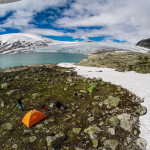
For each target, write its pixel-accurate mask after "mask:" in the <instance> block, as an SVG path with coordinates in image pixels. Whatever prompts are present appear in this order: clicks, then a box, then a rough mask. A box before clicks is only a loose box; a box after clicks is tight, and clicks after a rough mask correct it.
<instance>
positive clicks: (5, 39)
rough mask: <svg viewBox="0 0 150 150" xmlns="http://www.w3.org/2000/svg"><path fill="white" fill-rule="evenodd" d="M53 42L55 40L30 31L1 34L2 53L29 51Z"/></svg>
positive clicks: (0, 50) (0, 45) (0, 48)
mask: <svg viewBox="0 0 150 150" xmlns="http://www.w3.org/2000/svg"><path fill="white" fill-rule="evenodd" d="M51 43H53V40H51V39H49V38H45V37H42V36H38V35H34V34H28V33H13V34H4V35H0V54H6V53H17V52H27V51H31V50H34V49H35V48H43V47H46V46H48V45H50V44H51Z"/></svg>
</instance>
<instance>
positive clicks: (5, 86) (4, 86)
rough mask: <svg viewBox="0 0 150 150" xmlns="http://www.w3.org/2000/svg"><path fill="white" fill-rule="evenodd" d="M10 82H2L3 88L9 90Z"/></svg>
mask: <svg viewBox="0 0 150 150" xmlns="http://www.w3.org/2000/svg"><path fill="white" fill-rule="evenodd" d="M9 86H10V84H9V83H7V82H6V83H3V84H1V88H2V89H4V90H7V89H8V88H9Z"/></svg>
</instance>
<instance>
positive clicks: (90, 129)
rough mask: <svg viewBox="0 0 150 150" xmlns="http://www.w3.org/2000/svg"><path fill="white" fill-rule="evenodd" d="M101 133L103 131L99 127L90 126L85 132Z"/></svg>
mask: <svg viewBox="0 0 150 150" xmlns="http://www.w3.org/2000/svg"><path fill="white" fill-rule="evenodd" d="M100 131H101V129H100V128H99V127H97V126H89V127H88V128H87V129H85V130H84V132H85V133H88V134H95V133H100Z"/></svg>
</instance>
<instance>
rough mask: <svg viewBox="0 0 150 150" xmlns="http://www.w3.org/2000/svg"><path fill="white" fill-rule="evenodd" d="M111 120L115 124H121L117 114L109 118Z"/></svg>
mask: <svg viewBox="0 0 150 150" xmlns="http://www.w3.org/2000/svg"><path fill="white" fill-rule="evenodd" d="M109 122H110V124H111V125H113V126H117V125H118V124H119V119H118V118H117V117H116V116H113V117H111V118H110V119H109Z"/></svg>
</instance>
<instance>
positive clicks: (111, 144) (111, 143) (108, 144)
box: [104, 139, 119, 150]
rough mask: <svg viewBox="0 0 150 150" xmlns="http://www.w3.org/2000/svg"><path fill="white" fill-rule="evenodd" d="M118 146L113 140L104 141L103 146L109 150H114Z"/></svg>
mask: <svg viewBox="0 0 150 150" xmlns="http://www.w3.org/2000/svg"><path fill="white" fill-rule="evenodd" d="M118 144H119V143H118V141H117V140H113V139H110V140H105V141H104V146H105V147H108V148H110V149H111V150H116V148H117V147H118Z"/></svg>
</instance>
